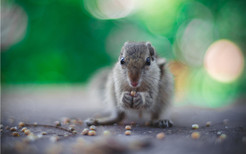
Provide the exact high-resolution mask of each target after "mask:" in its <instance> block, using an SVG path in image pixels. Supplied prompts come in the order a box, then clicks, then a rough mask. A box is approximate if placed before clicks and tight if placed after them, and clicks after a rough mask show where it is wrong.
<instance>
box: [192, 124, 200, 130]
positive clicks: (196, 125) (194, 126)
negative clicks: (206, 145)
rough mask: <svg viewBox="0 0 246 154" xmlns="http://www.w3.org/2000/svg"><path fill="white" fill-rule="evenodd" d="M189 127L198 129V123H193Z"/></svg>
mask: <svg viewBox="0 0 246 154" xmlns="http://www.w3.org/2000/svg"><path fill="white" fill-rule="evenodd" d="M191 128H192V129H198V128H199V125H198V124H193V125H192V126H191Z"/></svg>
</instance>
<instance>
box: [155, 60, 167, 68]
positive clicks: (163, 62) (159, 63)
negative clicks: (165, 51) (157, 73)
mask: <svg viewBox="0 0 246 154" xmlns="http://www.w3.org/2000/svg"><path fill="white" fill-rule="evenodd" d="M166 63H167V61H166V59H165V58H157V65H158V66H159V67H160V68H162V67H163V66H164V65H165V64H166Z"/></svg>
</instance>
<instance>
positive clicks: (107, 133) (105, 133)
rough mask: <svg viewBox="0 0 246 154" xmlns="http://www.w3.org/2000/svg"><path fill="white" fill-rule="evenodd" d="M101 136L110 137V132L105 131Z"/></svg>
mask: <svg viewBox="0 0 246 154" xmlns="http://www.w3.org/2000/svg"><path fill="white" fill-rule="evenodd" d="M103 135H104V136H109V135H111V132H110V131H109V130H105V131H103Z"/></svg>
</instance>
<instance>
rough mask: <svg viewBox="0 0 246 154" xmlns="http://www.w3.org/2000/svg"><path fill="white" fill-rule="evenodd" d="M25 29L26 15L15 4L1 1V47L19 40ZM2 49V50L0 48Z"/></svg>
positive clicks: (4, 47) (5, 47) (7, 46)
mask: <svg viewBox="0 0 246 154" xmlns="http://www.w3.org/2000/svg"><path fill="white" fill-rule="evenodd" d="M26 29H27V15H26V13H25V11H24V10H23V9H22V8H21V7H20V6H19V5H17V4H12V3H7V2H5V1H3V2H2V3H1V49H7V48H9V47H10V46H11V45H13V44H15V43H17V42H19V41H21V40H22V39H23V38H24V36H25V34H26ZM1 51H3V50H1Z"/></svg>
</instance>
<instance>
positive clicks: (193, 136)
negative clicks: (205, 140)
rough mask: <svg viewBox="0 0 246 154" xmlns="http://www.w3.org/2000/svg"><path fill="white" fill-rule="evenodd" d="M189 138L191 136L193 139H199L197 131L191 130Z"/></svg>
mask: <svg viewBox="0 0 246 154" xmlns="http://www.w3.org/2000/svg"><path fill="white" fill-rule="evenodd" d="M191 138H193V139H199V138H200V133H199V132H193V133H192V134H191Z"/></svg>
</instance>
